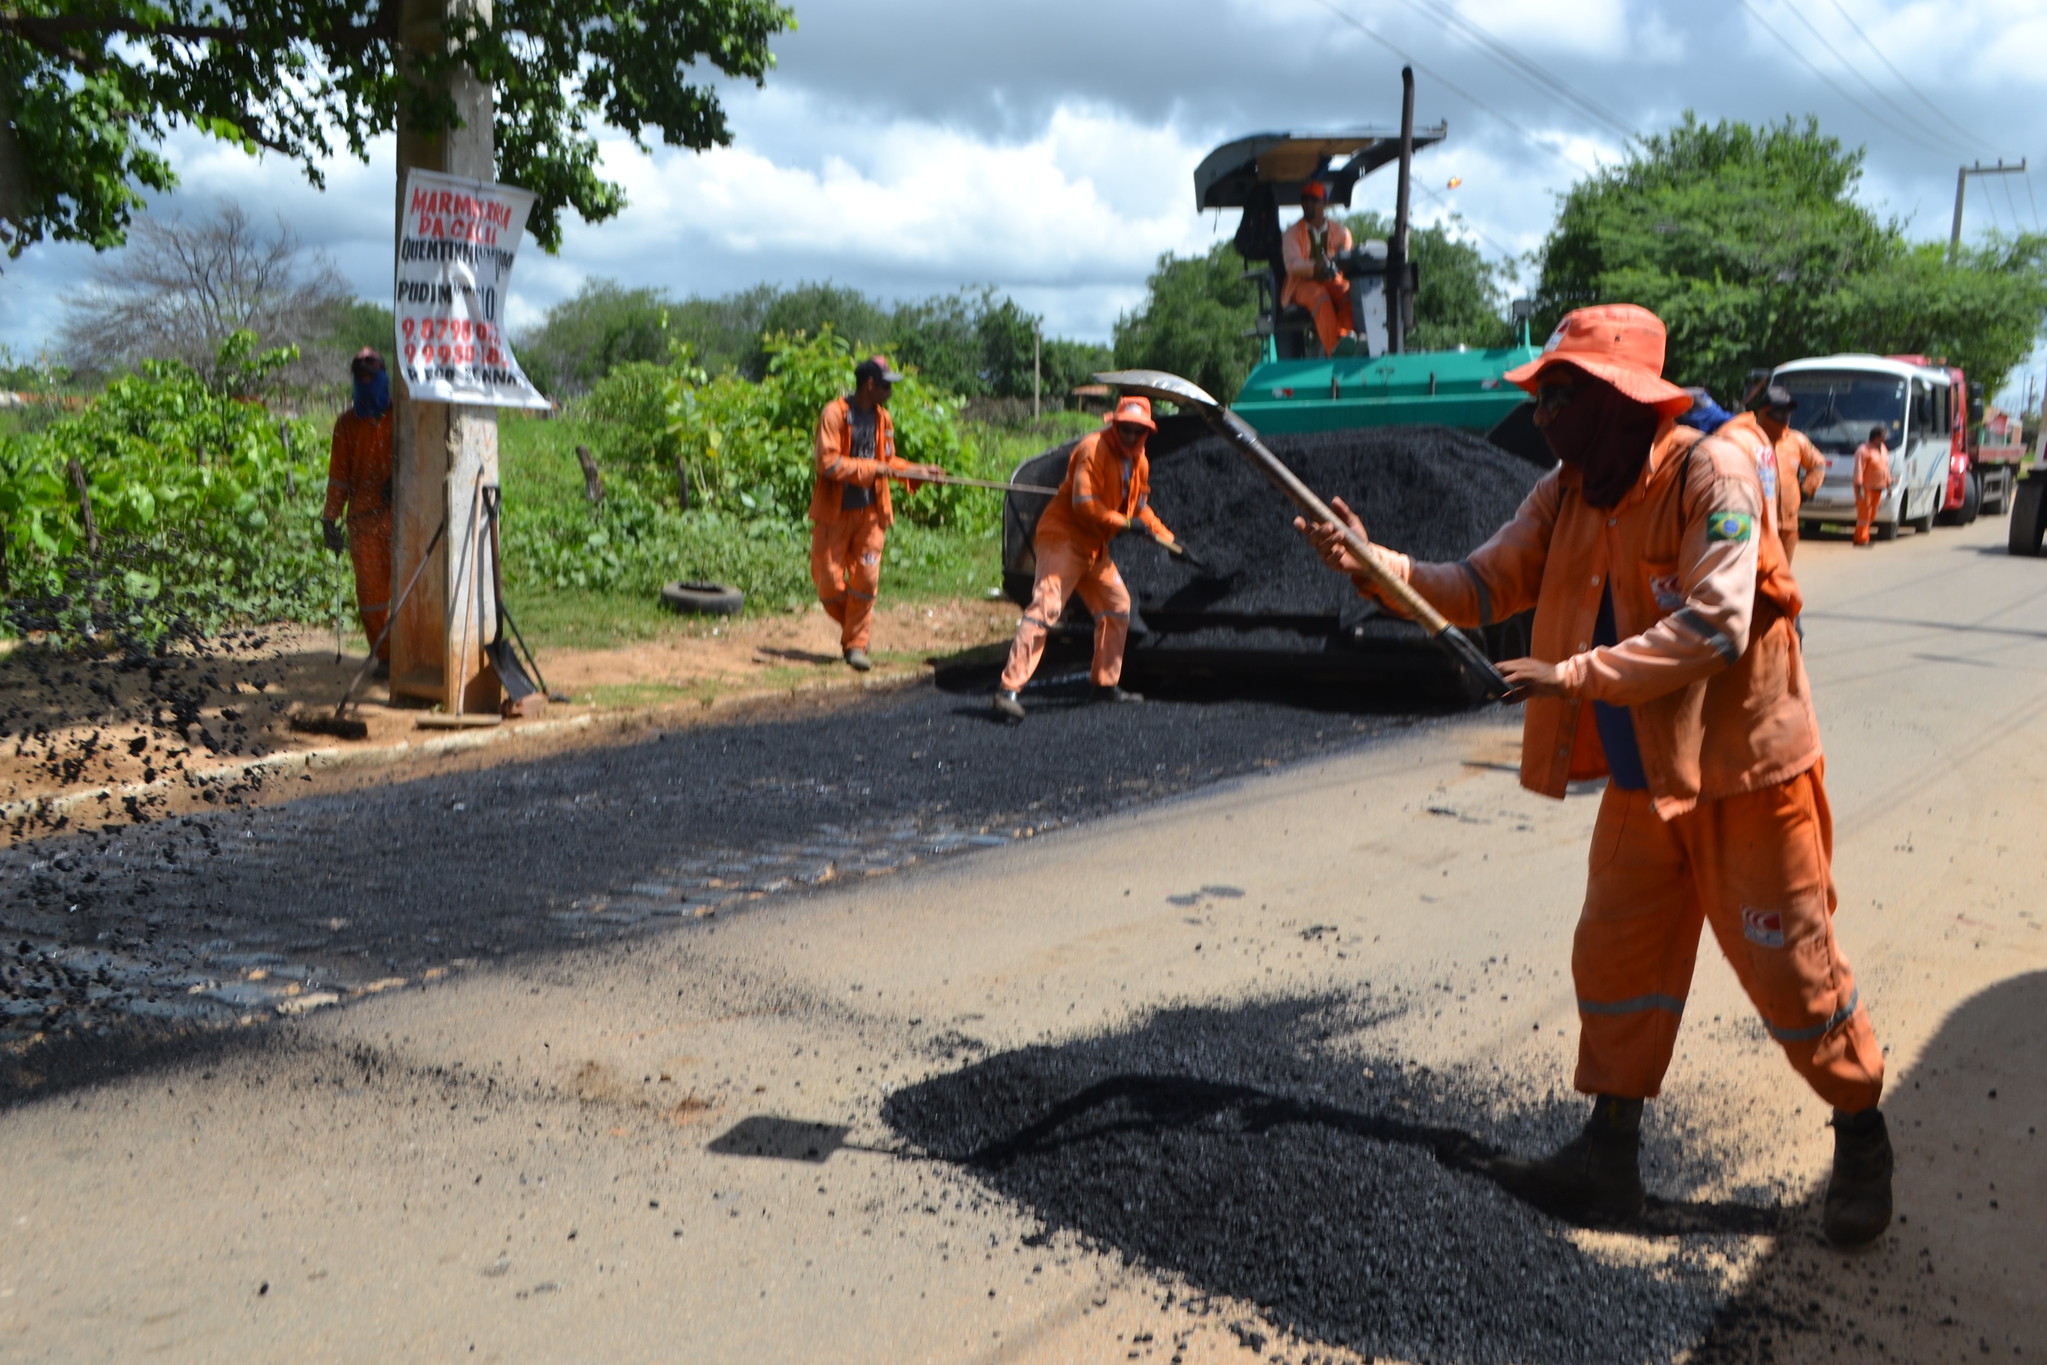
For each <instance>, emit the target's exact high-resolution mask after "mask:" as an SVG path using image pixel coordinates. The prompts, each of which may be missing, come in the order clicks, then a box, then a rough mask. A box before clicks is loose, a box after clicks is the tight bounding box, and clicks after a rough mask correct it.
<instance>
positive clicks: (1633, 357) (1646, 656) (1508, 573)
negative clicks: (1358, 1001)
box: [1295, 304, 1892, 1246]
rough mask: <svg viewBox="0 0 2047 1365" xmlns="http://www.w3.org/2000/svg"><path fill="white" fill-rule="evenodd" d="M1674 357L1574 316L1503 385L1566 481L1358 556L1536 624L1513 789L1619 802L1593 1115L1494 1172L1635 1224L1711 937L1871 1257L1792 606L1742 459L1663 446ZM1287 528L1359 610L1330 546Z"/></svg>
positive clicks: (1874, 1221)
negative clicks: (1584, 788) (1807, 1100)
mask: <svg viewBox="0 0 2047 1365" xmlns="http://www.w3.org/2000/svg"><path fill="white" fill-rule="evenodd" d="M1663 350H1664V330H1663V324H1662V322H1661V321H1660V320H1659V319H1658V318H1657V317H1656V316H1655V315H1654V314H1653V313H1650V312H1649V311H1648V310H1646V309H1643V308H1638V307H1635V306H1634V305H1632V304H1615V305H1609V306H1605V307H1597V308H1581V309H1579V310H1577V311H1576V312H1573V313H1570V314H1567V315H1566V316H1565V318H1564V320H1563V322H1562V323H1561V324H1560V325H1559V326H1558V328H1557V330H1556V333H1555V335H1553V336H1552V337H1551V338H1550V340H1549V344H1548V346H1547V347H1545V349H1544V352H1543V354H1542V355H1541V356H1540V357H1539V358H1537V359H1536V360H1535V361H1534V362H1533V363H1531V364H1528V365H1524V366H1522V367H1521V368H1519V369H1517V370H1513V371H1510V372H1509V373H1508V375H1507V379H1508V380H1509V382H1511V383H1514V384H1516V385H1518V386H1519V387H1521V388H1523V389H1525V390H1527V391H1528V392H1530V393H1531V394H1533V395H1534V396H1535V400H1536V419H1535V420H1536V424H1537V426H1538V427H1540V428H1541V429H1542V432H1543V435H1544V437H1545V438H1546V439H1547V440H1548V442H1549V445H1550V448H1551V450H1552V451H1554V452H1555V454H1556V456H1557V458H1558V459H1559V460H1560V461H1561V464H1560V465H1559V466H1558V467H1557V468H1556V469H1553V470H1551V471H1550V472H1549V473H1548V474H1546V475H1544V476H1543V478H1542V479H1541V481H1540V482H1538V483H1537V484H1536V486H1535V488H1534V490H1533V491H1532V492H1530V493H1529V495H1528V498H1527V500H1526V501H1525V502H1523V503H1522V505H1521V510H1520V511H1519V512H1518V513H1517V514H1516V515H1515V518H1514V520H1513V521H1512V522H1510V523H1509V524H1508V525H1507V526H1505V527H1504V528H1502V529H1501V530H1500V531H1499V532H1498V533H1497V534H1495V535H1494V536H1493V537H1492V539H1490V540H1488V541H1487V542H1486V543H1485V544H1484V545H1482V546H1480V547H1479V548H1478V549H1477V550H1475V551H1473V552H1472V554H1471V556H1470V557H1469V558H1468V559H1466V560H1464V561H1462V562H1461V563H1455V564H1419V563H1415V562H1414V561H1412V560H1410V559H1409V558H1408V557H1407V556H1406V555H1402V554H1395V553H1392V552H1390V551H1386V550H1381V549H1378V548H1377V547H1373V551H1374V553H1376V554H1378V555H1379V557H1380V559H1381V561H1382V562H1383V563H1384V564H1385V566H1386V567H1387V568H1388V569H1390V570H1391V571H1392V572H1393V573H1394V574H1396V575H1398V576H1399V577H1401V578H1403V579H1405V580H1407V582H1409V583H1410V584H1412V585H1413V587H1414V588H1415V590H1416V591H1417V592H1419V593H1420V594H1421V595H1422V596H1423V597H1425V598H1427V599H1428V600H1429V601H1430V602H1432V603H1434V604H1435V606H1436V607H1437V608H1438V609H1439V610H1440V611H1442V613H1443V614H1444V615H1445V616H1447V617H1449V618H1450V620H1451V621H1452V622H1453V623H1455V624H1457V625H1460V626H1463V627H1466V628H1467V629H1468V628H1471V627H1475V626H1482V625H1486V624H1489V623H1491V622H1493V621H1498V620H1503V619H1505V618H1507V617H1510V616H1512V615H1514V614H1515V613H1517V612H1522V611H1526V610H1528V609H1529V608H1531V607H1532V608H1534V610H1535V621H1534V626H1533V632H1532V641H1533V646H1532V656H1531V657H1529V658H1525V659H1514V660H1510V661H1509V662H1507V663H1504V664H1502V665H1501V666H1500V671H1501V673H1502V674H1504V675H1505V676H1506V677H1507V679H1508V680H1509V681H1511V682H1513V683H1514V684H1516V685H1517V686H1518V687H1520V688H1521V689H1523V691H1524V693H1525V695H1526V697H1527V699H1528V701H1527V712H1526V715H1525V717H1524V722H1523V727H1524V728H1523V732H1522V742H1521V782H1522V785H1523V786H1526V787H1528V788H1529V789H1530V790H1532V791H1535V792H1538V793H1540V794H1542V795H1545V796H1552V797H1557V798H1561V797H1562V796H1563V795H1564V789H1565V786H1566V784H1567V783H1569V782H1571V781H1573V780H1577V779H1582V778H1595V777H1602V776H1603V777H1606V778H1607V779H1608V781H1607V784H1606V791H1605V794H1604V796H1603V797H1602V798H1601V800H1600V805H1599V814H1598V817H1597V820H1596V822H1595V823H1594V826H1593V831H1592V849H1591V858H1590V868H1589V874H1588V877H1587V883H1586V888H1585V901H1584V907H1583V910H1582V911H1581V913H1580V916H1579V919H1578V927H1577V932H1576V936H1575V939H1574V942H1573V946H1572V952H1571V976H1572V981H1573V984H1574V986H1575V987H1576V993H1577V997H1578V1066H1577V1075H1576V1077H1575V1078H1574V1082H1573V1083H1574V1084H1575V1085H1576V1087H1577V1088H1578V1089H1579V1090H1580V1091H1583V1092H1585V1093H1586V1094H1589V1095H1591V1096H1593V1097H1594V1102H1593V1108H1592V1113H1591V1116H1590V1117H1589V1119H1588V1120H1587V1122H1586V1124H1585V1128H1584V1131H1583V1132H1581V1133H1580V1134H1579V1135H1578V1136H1577V1137H1576V1138H1574V1139H1572V1140H1571V1141H1570V1142H1568V1143H1566V1144H1565V1145H1564V1146H1563V1147H1562V1148H1561V1149H1560V1150H1558V1151H1556V1152H1553V1153H1552V1154H1550V1155H1548V1156H1545V1157H1541V1158H1537V1159H1532V1160H1530V1159H1520V1158H1513V1159H1503V1160H1500V1161H1497V1162H1495V1163H1493V1167H1492V1169H1493V1172H1494V1174H1495V1176H1496V1177H1497V1178H1498V1179H1499V1180H1500V1181H1501V1183H1502V1184H1503V1185H1505V1186H1506V1187H1508V1188H1509V1189H1512V1190H1515V1191H1517V1192H1518V1193H1520V1194H1521V1195H1522V1196H1523V1197H1525V1198H1527V1199H1529V1200H1530V1202H1532V1203H1535V1204H1537V1205H1538V1206H1540V1207H1543V1208H1547V1209H1549V1210H1551V1211H1552V1212H1554V1213H1557V1214H1559V1215H1561V1216H1564V1217H1568V1218H1572V1219H1575V1220H1578V1221H1581V1222H1591V1223H1619V1222H1627V1221H1629V1220H1631V1219H1633V1218H1634V1217H1635V1216H1636V1215H1637V1214H1638V1213H1639V1212H1640V1211H1641V1208H1642V1204H1643V1200H1644V1194H1643V1188H1642V1177H1641V1169H1640V1150H1641V1120H1642V1107H1643V1102H1644V1101H1645V1100H1648V1099H1652V1098H1654V1097H1655V1096H1656V1094H1657V1093H1658V1092H1659V1091H1660V1090H1661V1089H1662V1085H1663V1077H1664V1073H1665V1071H1666V1070H1667V1069H1668V1068H1669V1066H1670V1059H1671V1053H1672V1050H1673V1049H1674V1047H1675V1045H1676V1042H1677V1032H1678V1023H1679V1020H1680V1018H1681V1016H1682V1015H1683V1013H1684V1007H1685V997H1686V996H1687V995H1688V994H1689V993H1690V990H1691V981H1692V969H1693V965H1694V962H1695V960H1696V958H1697V954H1698V946H1699V937H1700V931H1701V925H1702V922H1703V923H1704V924H1705V925H1710V926H1711V928H1712V931H1713V937H1714V938H1715V939H1716V940H1717V941H1718V943H1719V944H1720V949H1721V951H1722V952H1723V953H1724V954H1725V955H1726V957H1727V960H1728V962H1729V964H1730V965H1732V966H1733V968H1734V972H1735V976H1736V977H1737V978H1738V979H1739V980H1740V981H1741V984H1742V986H1743V988H1744V989H1745V990H1746V991H1747V992H1748V996H1749V999H1750V1000H1751V1001H1752V1002H1753V1003H1754V1005H1755V1008H1756V1011H1757V1013H1759V1014H1760V1015H1761V1016H1762V1021H1763V1026H1764V1027H1765V1028H1766V1029H1767V1030H1768V1031H1769V1033H1770V1035H1771V1036H1772V1037H1773V1038H1775V1039H1776V1040H1777V1042H1778V1043H1779V1045H1780V1046H1781V1047H1782V1048H1783V1050H1784V1055H1785V1057H1786V1058H1787V1060H1789V1061H1790V1063H1791V1065H1792V1067H1793V1068H1795V1069H1796V1070H1797V1071H1798V1073H1799V1075H1800V1076H1802V1077H1803V1078H1804V1079H1805V1081H1806V1083H1807V1084H1808V1085H1810V1086H1811V1087H1812V1088H1813V1090H1815V1091H1816V1092H1817V1093H1818V1094H1819V1095H1820V1096H1821V1097H1822V1098H1823V1099H1824V1100H1825V1101H1826V1102H1827V1103H1828V1104H1830V1105H1831V1106H1833V1111H1834V1113H1833V1128H1834V1165H1833V1172H1832V1176H1831V1178H1830V1179H1829V1181H1828V1184H1827V1192H1826V1199H1825V1205H1824V1211H1823V1214H1822V1227H1823V1229H1824V1231H1825V1233H1826V1235H1827V1237H1828V1238H1829V1239H1830V1240H1832V1241H1833V1242H1835V1243H1837V1244H1840V1245H1844V1246H1852V1245H1859V1244H1862V1243H1865V1242H1869V1241H1872V1240H1874V1239H1875V1238H1876V1237H1877V1236H1878V1235H1879V1234H1881V1233H1882V1232H1883V1230H1884V1228H1885V1227H1887V1226H1888V1225H1889V1224H1890V1220H1891V1165H1892V1159H1891V1145H1890V1138H1889V1135H1888V1133H1887V1132H1886V1129H1885V1125H1884V1118H1883V1114H1882V1112H1881V1111H1880V1110H1879V1109H1878V1108H1877V1100H1878V1098H1879V1096H1880V1095H1881V1094H1882V1091H1883V1077H1884V1061H1883V1054H1882V1052H1881V1051H1880V1050H1879V1049H1878V1047H1877V1042H1876V1036H1875V1034H1874V1032H1873V1031H1872V1030H1871V1028H1870V1024H1869V1015H1868V1013H1867V1011H1866V1009H1865V1008H1864V1006H1863V1003H1862V999H1861V995H1860V993H1859V992H1858V991H1857V989H1856V985H1855V979H1854V977H1853V975H1851V973H1850V972H1849V968H1848V962H1847V960H1846V958H1845V957H1844V956H1843V955H1842V953H1841V950H1840V948H1839V946H1838V944H1837V943H1836V941H1835V938H1834V922H1833V914H1834V907H1835V903H1836V897H1835V892H1834V882H1833V874H1832V868H1831V858H1832V848H1833V823H1832V816H1831V814H1830V812H1829V809H1828V805H1827V793H1826V788H1825V785H1824V783H1823V781H1822V772H1823V768H1824V761H1823V758H1822V755H1821V752H1820V740H1819V726H1818V722H1817V721H1816V720H1815V718H1814V716H1813V709H1812V702H1811V698H1810V695H1809V685H1808V683H1807V679H1806V673H1805V663H1804V659H1803V657H1802V655H1801V653H1800V651H1799V645H1798V638H1797V635H1796V634H1795V633H1794V631H1793V628H1792V622H1793V620H1794V619H1795V618H1796V616H1797V614H1798V610H1799V598H1798V586H1797V584H1796V583H1795V582H1794V581H1793V580H1792V578H1791V575H1790V573H1789V571H1788V570H1787V569H1786V567H1785V564H1784V555H1783V549H1782V547H1781V546H1780V545H1779V544H1778V542H1777V538H1776V537H1775V536H1772V535H1769V534H1767V533H1765V532H1764V531H1763V490H1762V485H1761V482H1760V480H1759V478H1758V476H1757V471H1756V462H1755V459H1754V457H1753V455H1752V454H1751V452H1750V451H1749V450H1747V449H1745V448H1743V446H1742V445H1741V444H1740V443H1737V442H1734V441H1728V440H1723V439H1721V437H1720V436H1719V435H1718V434H1715V435H1713V436H1702V435H1700V433H1698V432H1696V431H1694V430H1691V429H1689V428H1686V427H1681V426H1678V425H1676V424H1675V421H1674V419H1675V418H1676V417H1677V415H1678V414H1680V413H1682V412H1684V411H1685V410H1686V409H1687V408H1688V407H1689V406H1690V404H1691V401H1692V400H1691V398H1690V396H1689V395H1687V394H1686V393H1685V392H1684V390H1682V389H1680V388H1678V387H1677V386H1676V385H1674V384H1669V383H1666V382H1664V380H1663V379H1662V377H1661V376H1662V370H1663ZM1337 511H1338V514H1339V515H1341V516H1345V517H1348V518H1349V519H1350V521H1351V524H1352V526H1353V527H1354V528H1355V529H1356V530H1357V531H1358V532H1359V533H1360V534H1362V533H1363V531H1364V528H1363V526H1362V525H1360V524H1359V523H1358V522H1357V519H1356V518H1355V517H1354V516H1352V514H1351V513H1350V512H1349V510H1348V509H1347V508H1344V507H1342V506H1341V505H1340V504H1339V505H1338V506H1337ZM1295 524H1296V525H1297V526H1301V525H1302V524H1301V523H1300V522H1298V521H1297V522H1296V523H1295ZM1302 529H1303V530H1304V531H1305V532H1306V533H1307V535H1308V537H1309V539H1310V541H1311V542H1312V543H1313V544H1314V546H1315V548H1316V550H1317V552H1318V553H1319V554H1320V555H1321V556H1322V558H1323V560H1324V562H1325V563H1327V564H1329V565H1330V566H1331V567H1332V568H1336V569H1339V570H1341V571H1343V572H1346V573H1349V574H1350V575H1351V577H1352V579H1353V581H1354V582H1356V583H1358V585H1359V588H1360V590H1361V591H1366V590H1368V589H1369V587H1370V584H1371V579H1370V578H1368V577H1366V576H1365V574H1364V571H1363V566H1362V565H1360V564H1358V563H1356V562H1355V561H1354V560H1352V558H1351V556H1350V551H1349V550H1348V549H1346V548H1345V544H1344V541H1343V540H1342V539H1340V538H1339V537H1338V536H1337V535H1336V534H1335V533H1334V532H1332V531H1330V530H1328V529H1327V528H1321V527H1318V528H1314V529H1312V530H1310V529H1309V528H1307V527H1305V526H1302Z"/></svg>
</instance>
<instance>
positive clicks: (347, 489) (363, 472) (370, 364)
mask: <svg viewBox="0 0 2047 1365" xmlns="http://www.w3.org/2000/svg"><path fill="white" fill-rule="evenodd" d="M348 373H349V378H350V379H351V380H352V381H353V382H354V388H355V393H354V397H353V401H352V402H351V404H350V406H349V408H348V410H347V411H346V412H343V413H342V414H341V415H340V416H339V417H337V418H335V419H334V442H333V445H332V446H331V447H330V448H329V450H328V454H327V504H326V506H325V507H324V508H322V509H321V512H320V532H321V534H322V535H323V536H324V537H325V538H326V541H327V548H328V549H329V550H331V551H333V552H334V553H335V554H337V555H338V554H340V553H341V552H342V550H344V549H346V550H347V551H348V556H349V559H350V561H351V562H352V564H353V566H354V569H355V610H356V614H357V615H358V616H359V617H360V618H361V620H362V628H363V634H364V636H365V637H367V638H368V640H369V642H370V643H371V644H372V645H374V646H376V649H377V666H376V672H375V675H374V676H376V677H379V678H387V677H389V676H390V675H391V642H390V641H389V640H385V639H380V637H381V636H382V635H383V633H384V624H385V622H386V621H388V620H389V619H390V611H391V438H392V433H393V426H394V423H393V421H392V417H391V376H390V375H389V374H388V373H386V372H385V370H384V358H383V357H382V356H380V355H378V354H377V353H376V352H375V351H373V350H371V349H370V348H369V347H367V346H365V347H363V348H362V349H361V350H360V351H357V352H356V354H355V359H354V360H352V361H350V362H349V366H348ZM344 509H346V511H347V515H348V531H347V534H345V535H344V534H343V533H342V529H341V517H342V512H343V510H344Z"/></svg>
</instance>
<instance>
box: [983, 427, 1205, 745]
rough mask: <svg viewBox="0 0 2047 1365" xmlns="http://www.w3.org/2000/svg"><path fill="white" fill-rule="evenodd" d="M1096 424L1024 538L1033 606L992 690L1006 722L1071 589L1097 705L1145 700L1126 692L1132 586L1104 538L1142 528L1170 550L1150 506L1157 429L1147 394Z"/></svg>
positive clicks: (1016, 716) (1019, 713)
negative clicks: (1087, 637) (1086, 629)
mask: <svg viewBox="0 0 2047 1365" xmlns="http://www.w3.org/2000/svg"><path fill="white" fill-rule="evenodd" d="M1102 422H1103V427H1102V430H1100V431H1097V432H1091V433H1090V434H1088V435H1086V436H1083V437H1081V438H1080V441H1079V443H1078V444H1077V445H1075V446H1074V447H1073V453H1072V454H1071V455H1069V456H1068V457H1067V459H1066V476H1065V477H1064V478H1062V479H1061V480H1060V481H1059V491H1058V492H1057V493H1056V494H1054V495H1053V497H1052V501H1051V504H1050V505H1049V506H1047V507H1046V508H1045V514H1044V515H1043V516H1041V517H1039V518H1038V530H1037V534H1036V536H1035V537H1033V539H1032V541H1031V545H1032V549H1033V550H1034V551H1035V552H1036V555H1037V561H1038V572H1037V583H1036V585H1035V586H1034V587H1033V588H1032V589H1031V605H1030V609H1029V610H1028V611H1026V612H1025V613H1024V616H1023V620H1021V621H1019V622H1018V623H1017V627H1016V640H1015V642H1014V643H1012V644H1011V645H1010V647H1009V662H1008V664H1007V665H1005V666H1004V668H1003V670H1002V683H1001V686H1000V688H999V690H998V691H997V692H996V693H995V703H994V704H995V710H996V711H997V712H999V713H1000V714H1002V715H1003V716H1006V717H1007V718H1009V719H1010V720H1022V719H1023V718H1024V708H1023V702H1022V701H1020V700H1019V699H1018V698H1017V693H1018V692H1019V691H1020V690H1022V688H1023V685H1024V684H1025V683H1027V682H1029V681H1030V680H1031V675H1032V674H1033V673H1035V672H1037V671H1038V661H1039V659H1041V658H1043V657H1044V653H1045V636H1046V634H1047V633H1048V632H1049V631H1050V630H1051V629H1052V627H1053V626H1055V625H1057V624H1058V623H1059V613H1060V612H1062V611H1064V610H1065V609H1066V599H1067V597H1068V595H1069V594H1071V593H1074V592H1078V593H1079V594H1080V600H1081V601H1083V602H1085V603H1087V609H1088V610H1089V611H1090V612H1093V613H1094V618H1095V657H1094V667H1093V669H1092V670H1091V676H1092V677H1093V679H1094V685H1095V697H1096V699H1097V700H1100V701H1114V702H1130V701H1143V700H1144V698H1143V697H1142V696H1140V695H1139V694H1138V693H1135V692H1129V691H1125V690H1124V689H1123V687H1122V686H1121V685H1120V684H1121V682H1122V678H1123V646H1124V643H1125V641H1126V640H1128V638H1129V635H1130V589H1128V588H1127V587H1125V586H1124V585H1123V575H1121V574H1120V573H1118V572H1117V571H1116V561H1115V560H1114V559H1112V558H1110V557H1109V542H1110V541H1112V540H1114V539H1115V538H1116V536H1117V535H1118V533H1120V532H1123V531H1128V530H1130V529H1132V528H1133V527H1138V526H1141V527H1143V528H1144V530H1145V531H1146V532H1147V533H1149V534H1150V535H1151V537H1152V538H1153V539H1154V540H1157V541H1158V542H1159V543H1160V544H1162V545H1166V546H1171V545H1172V544H1173V543H1174V541H1173V533H1172V532H1171V531H1168V530H1167V529H1166V524H1165V523H1164V522H1162V521H1160V520H1159V517H1158V513H1156V512H1154V511H1152V510H1151V494H1150V490H1151V465H1150V462H1149V461H1147V460H1146V459H1145V458H1144V443H1145V440H1146V439H1147V438H1148V437H1149V436H1150V435H1151V433H1153V432H1154V431H1157V430H1158V423H1156V422H1154V421H1153V420H1152V417H1151V400H1150V399H1149V398H1140V397H1136V396H1131V397H1125V398H1119V399H1118V400H1116V406H1115V408H1114V410H1112V411H1111V412H1110V413H1109V415H1108V416H1107V417H1104V418H1103V419H1102Z"/></svg>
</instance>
